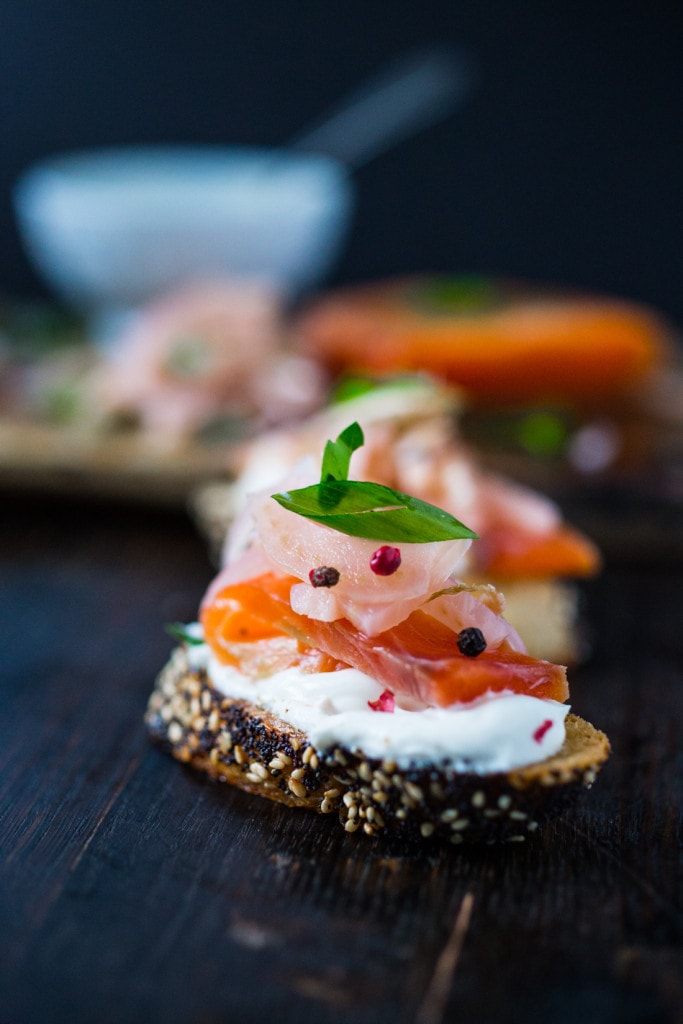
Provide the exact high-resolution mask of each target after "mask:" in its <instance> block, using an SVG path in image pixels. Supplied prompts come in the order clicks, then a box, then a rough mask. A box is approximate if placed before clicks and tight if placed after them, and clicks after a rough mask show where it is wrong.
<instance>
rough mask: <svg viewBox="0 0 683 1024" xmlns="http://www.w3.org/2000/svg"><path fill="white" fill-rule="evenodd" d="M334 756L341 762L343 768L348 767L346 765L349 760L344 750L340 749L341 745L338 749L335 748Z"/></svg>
mask: <svg viewBox="0 0 683 1024" xmlns="http://www.w3.org/2000/svg"><path fill="white" fill-rule="evenodd" d="M334 757H335V760H336V762H337V764H340V765H341V766H342V768H346V765H347V764H348V762H347V760H346V758H345V757H344V755H343V754H342V752H341V750H340V749H339V747H337V749H336V750H335V752H334Z"/></svg>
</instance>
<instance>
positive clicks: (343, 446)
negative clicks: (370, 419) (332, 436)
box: [320, 423, 365, 484]
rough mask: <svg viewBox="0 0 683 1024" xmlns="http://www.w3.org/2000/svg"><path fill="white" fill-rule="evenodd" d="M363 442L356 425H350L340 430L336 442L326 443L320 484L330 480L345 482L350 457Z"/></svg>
mask: <svg viewBox="0 0 683 1024" xmlns="http://www.w3.org/2000/svg"><path fill="white" fill-rule="evenodd" d="M364 441H365V438H364V437H363V431H362V430H361V428H360V426H359V425H358V424H357V423H352V424H351V425H350V426H349V427H346V429H345V430H342V432H341V434H340V435H339V437H338V438H337V440H336V441H328V442H327V444H326V445H325V451H324V453H323V465H322V472H321V474H320V483H321V484H325V483H327V482H328V481H330V480H346V479H347V477H348V475H349V465H350V463H351V456H352V455H353V453H354V452H355V451H356V449H358V448H360V447H362V445H363V443H364Z"/></svg>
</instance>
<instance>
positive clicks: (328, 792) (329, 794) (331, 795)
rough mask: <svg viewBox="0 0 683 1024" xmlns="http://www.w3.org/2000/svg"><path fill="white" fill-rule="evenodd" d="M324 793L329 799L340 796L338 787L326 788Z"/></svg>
mask: <svg viewBox="0 0 683 1024" xmlns="http://www.w3.org/2000/svg"><path fill="white" fill-rule="evenodd" d="M324 795H325V796H326V797H327V799H328V800H334V799H335V797H338V796H339V790H338V789H326V790H325V794H324Z"/></svg>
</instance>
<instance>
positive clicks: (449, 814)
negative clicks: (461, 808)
mask: <svg viewBox="0 0 683 1024" xmlns="http://www.w3.org/2000/svg"><path fill="white" fill-rule="evenodd" d="M457 817H458V810H457V808H455V807H449V808H447V810H445V811H442V813H441V820H442V821H455V819H456V818H457Z"/></svg>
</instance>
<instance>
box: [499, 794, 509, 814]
mask: <svg viewBox="0 0 683 1024" xmlns="http://www.w3.org/2000/svg"><path fill="white" fill-rule="evenodd" d="M511 803H512V797H511V796H508V794H507V793H503V795H502V796H499V797H498V806H499V807H500V809H501V811H507V809H508V807H509V806H510V804H511Z"/></svg>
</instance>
